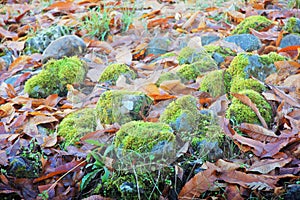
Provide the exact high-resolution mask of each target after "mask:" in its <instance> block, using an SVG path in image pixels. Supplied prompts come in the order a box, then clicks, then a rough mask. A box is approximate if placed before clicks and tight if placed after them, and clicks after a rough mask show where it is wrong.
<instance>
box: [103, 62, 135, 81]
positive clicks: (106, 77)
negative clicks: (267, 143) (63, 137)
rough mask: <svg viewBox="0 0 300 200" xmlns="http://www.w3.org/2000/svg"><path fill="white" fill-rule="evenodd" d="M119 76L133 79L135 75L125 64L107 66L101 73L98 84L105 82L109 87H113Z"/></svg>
mask: <svg viewBox="0 0 300 200" xmlns="http://www.w3.org/2000/svg"><path fill="white" fill-rule="evenodd" d="M120 75H124V76H125V77H126V78H130V79H135V78H136V76H137V75H136V73H135V72H134V71H133V70H132V69H130V68H129V67H128V66H127V65H125V64H118V63H115V64H111V65H108V66H107V67H106V68H105V70H104V71H103V72H102V73H101V75H100V78H99V82H101V83H103V82H106V83H108V84H110V85H115V84H116V81H117V80H118V78H119V76H120Z"/></svg>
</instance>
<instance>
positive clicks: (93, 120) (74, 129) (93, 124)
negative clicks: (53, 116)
mask: <svg viewBox="0 0 300 200" xmlns="http://www.w3.org/2000/svg"><path fill="white" fill-rule="evenodd" d="M96 128H97V116H96V111H95V109H94V108H84V109H80V110H77V111H75V112H72V113H70V114H68V115H67V116H66V117H65V118H64V119H63V120H62V121H61V122H60V124H59V126H58V135H59V136H62V137H63V138H64V139H65V143H64V144H65V146H69V145H70V144H75V142H77V141H79V139H80V138H81V137H82V136H84V134H86V133H89V132H93V131H95V130H96Z"/></svg>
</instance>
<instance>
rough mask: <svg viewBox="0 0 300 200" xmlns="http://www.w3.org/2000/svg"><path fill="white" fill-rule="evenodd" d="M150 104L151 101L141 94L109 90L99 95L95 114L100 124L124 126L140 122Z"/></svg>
mask: <svg viewBox="0 0 300 200" xmlns="http://www.w3.org/2000/svg"><path fill="white" fill-rule="evenodd" d="M151 103H152V100H151V99H150V98H149V97H148V96H147V95H146V94H144V93H142V92H131V91H125V90H115V91H112V90H110V91H106V92H104V93H102V94H101V96H100V98H99V100H98V102H97V113H98V117H99V119H100V122H101V123H105V124H112V123H115V122H117V123H119V124H124V123H127V122H129V121H132V120H141V119H142V118H143V115H146V113H147V111H148V108H149V106H150V104H151Z"/></svg>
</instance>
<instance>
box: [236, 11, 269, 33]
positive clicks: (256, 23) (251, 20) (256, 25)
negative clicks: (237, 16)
mask: <svg viewBox="0 0 300 200" xmlns="http://www.w3.org/2000/svg"><path fill="white" fill-rule="evenodd" d="M272 23H273V22H272V21H271V20H269V19H268V18H266V17H264V16H260V15H254V16H250V17H247V18H245V19H244V20H243V21H242V22H241V23H240V24H239V25H237V26H236V28H235V29H234V30H233V31H232V32H231V34H243V33H249V32H250V30H249V28H252V29H254V30H257V31H260V30H263V29H265V28H267V27H269V26H271V25H272Z"/></svg>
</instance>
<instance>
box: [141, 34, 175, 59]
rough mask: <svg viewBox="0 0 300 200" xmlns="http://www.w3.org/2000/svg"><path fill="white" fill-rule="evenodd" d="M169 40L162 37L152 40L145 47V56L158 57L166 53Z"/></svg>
mask: <svg viewBox="0 0 300 200" xmlns="http://www.w3.org/2000/svg"><path fill="white" fill-rule="evenodd" d="M170 43H171V42H170V40H169V39H168V38H164V37H158V38H153V39H152V40H151V41H150V42H149V44H148V47H147V50H146V53H145V54H146V55H150V54H154V55H156V56H159V55H161V54H164V53H166V52H167V51H168V47H169V45H170Z"/></svg>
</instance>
